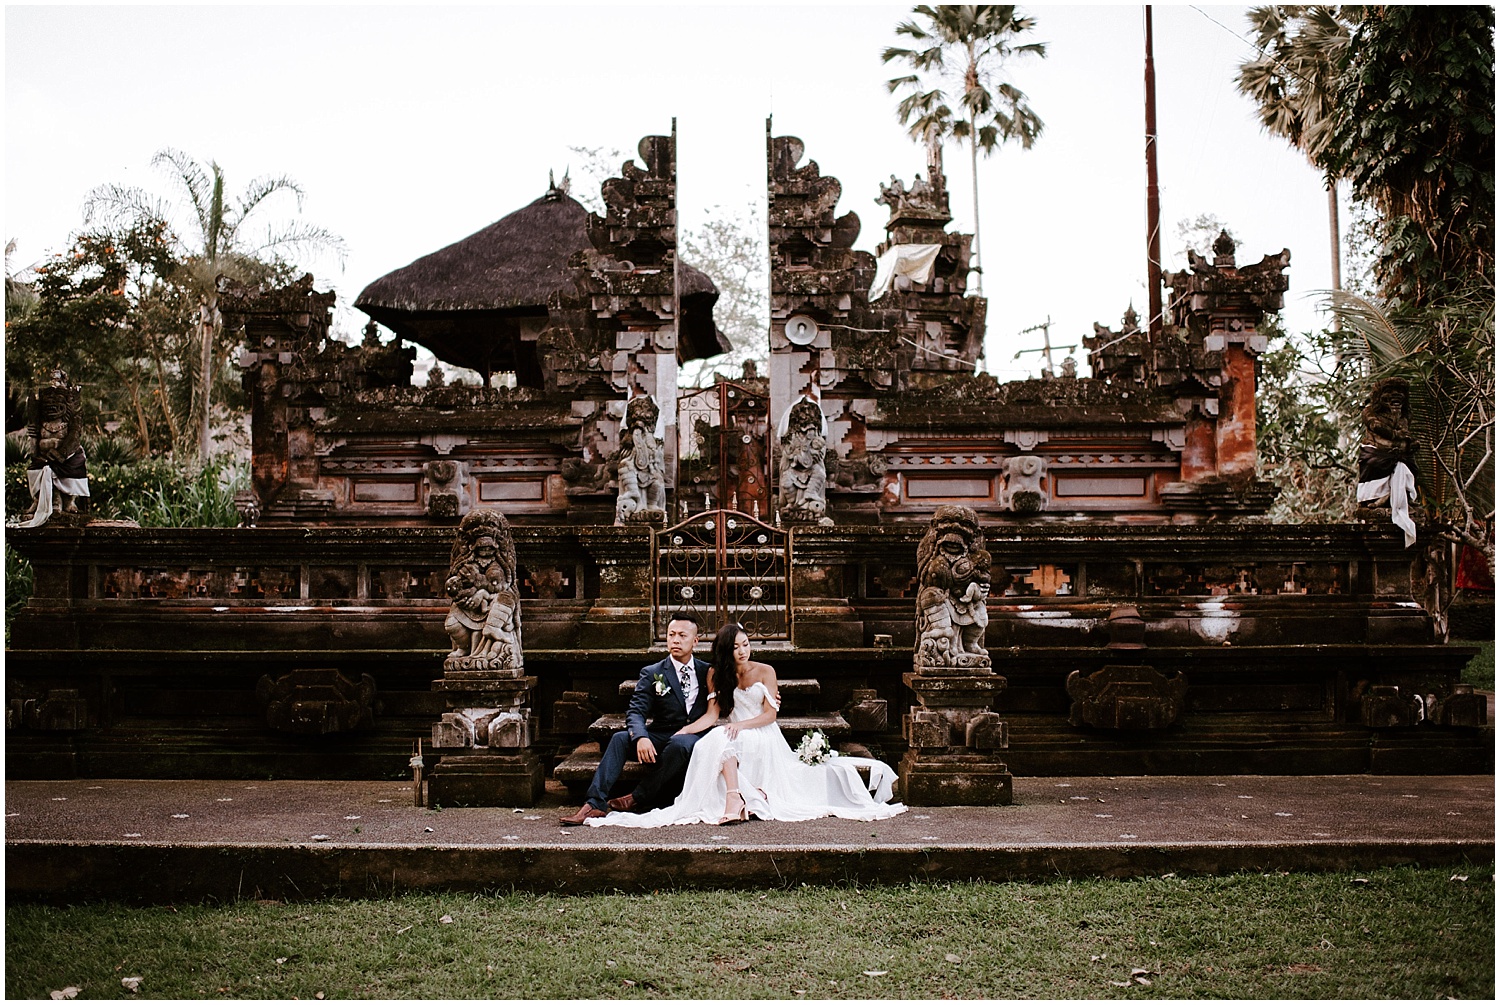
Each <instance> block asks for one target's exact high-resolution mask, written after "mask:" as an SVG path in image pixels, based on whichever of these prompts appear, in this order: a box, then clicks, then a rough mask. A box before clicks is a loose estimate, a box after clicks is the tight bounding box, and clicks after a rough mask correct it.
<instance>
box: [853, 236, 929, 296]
mask: <svg viewBox="0 0 1500 1005" xmlns="http://www.w3.org/2000/svg"><path fill="white" fill-rule="evenodd" d="M942 250H943V246H942V245H941V244H893V245H891V246H890V247H889V248H887V249H886V250H885V254H883V255H881V256H880V259H879V260H878V261H877V262H876V263H875V285H873V286H871V287H870V299H871V300H879V299H880V298H881V297H882V296H884V295H885V294H886V291H888V290H889V289H890V288H891V287H892V286H894V285H895V283H896V277H897V276H905V277H907V278H908V279H910V280H911V281H912V282H913V283H917V284H922V283H926V282H928V281H929V280H931V279H932V266H933V263H934V262H936V261H937V256H938V252H940V251H942Z"/></svg>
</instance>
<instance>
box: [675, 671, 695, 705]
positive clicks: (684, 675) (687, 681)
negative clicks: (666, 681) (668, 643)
mask: <svg viewBox="0 0 1500 1005" xmlns="http://www.w3.org/2000/svg"><path fill="white" fill-rule="evenodd" d="M677 679H678V680H680V681H682V700H683V701H687V696H688V688H689V687H690V686H691V685H692V683H693V672H692V671H691V670H689V669H688V668H687V667H684V666H679V667H678V668H677Z"/></svg>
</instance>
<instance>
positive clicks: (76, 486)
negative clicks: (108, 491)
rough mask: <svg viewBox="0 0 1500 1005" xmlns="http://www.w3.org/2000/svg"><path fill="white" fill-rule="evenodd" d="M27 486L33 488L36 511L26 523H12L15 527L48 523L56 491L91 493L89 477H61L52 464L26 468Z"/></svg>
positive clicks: (70, 493)
mask: <svg viewBox="0 0 1500 1005" xmlns="http://www.w3.org/2000/svg"><path fill="white" fill-rule="evenodd" d="M26 486H27V488H29V489H30V490H31V497H32V498H33V499H35V500H36V511H35V512H34V513H33V514H32V516H31V519H30V520H27V521H26V522H25V523H17V524H12V525H11V526H13V527H40V526H41V525H42V524H44V523H46V522H47V520H48V519H49V518H50V517H51V516H52V495H53V492H54V491H60V492H66V493H67V494H68V495H70V496H86V495H88V494H89V480H88V479H87V478H59V477H57V472H55V471H53V470H52V465H50V464H43V465H42V466H41V467H39V468H28V469H26Z"/></svg>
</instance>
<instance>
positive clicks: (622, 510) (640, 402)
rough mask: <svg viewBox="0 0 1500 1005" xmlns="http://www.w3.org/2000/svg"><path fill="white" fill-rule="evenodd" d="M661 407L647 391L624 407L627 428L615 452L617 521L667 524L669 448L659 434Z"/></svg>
mask: <svg viewBox="0 0 1500 1005" xmlns="http://www.w3.org/2000/svg"><path fill="white" fill-rule="evenodd" d="M660 416H661V409H660V408H659V407H658V406H657V404H656V402H655V401H654V400H653V399H652V398H651V396H650V395H648V394H642V395H639V396H637V397H634V398H631V399H630V403H629V404H628V405H626V406H625V428H624V430H622V431H621V433H620V449H619V451H617V452H616V454H615V477H616V478H617V480H618V484H619V492H620V494H619V496H618V498H617V499H616V502H615V524H616V525H617V526H618V525H621V524H627V523H653V524H664V523H666V519H667V463H666V451H665V450H664V449H663V446H662V442H661V439H660V438H659V437H658V436H657V435H656V420H657V419H658V418H659V417H660Z"/></svg>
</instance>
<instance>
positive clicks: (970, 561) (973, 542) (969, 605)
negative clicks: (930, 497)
mask: <svg viewBox="0 0 1500 1005" xmlns="http://www.w3.org/2000/svg"><path fill="white" fill-rule="evenodd" d="M917 578H918V581H919V582H920V583H921V589H920V591H919V592H918V593H917V653H916V669H917V671H918V672H919V673H920V672H926V671H932V670H935V671H937V672H940V673H941V672H943V671H944V670H948V671H950V672H951V670H954V669H975V668H981V667H983V668H988V667H989V666H990V655H989V652H988V651H987V650H986V649H985V647H984V633H985V628H986V627H987V626H988V624H989V615H988V613H987V610H986V606H985V605H986V601H987V600H988V598H989V593H990V553H989V552H988V551H986V550H985V547H984V534H983V532H982V531H981V530H980V529H979V517H978V516H977V515H976V514H975V512H974V511H973V510H972V509H970V508H969V507H967V506H941V507H939V508H938V510H937V512H936V513H935V514H934V515H933V518H932V524H931V526H930V527H929V528H928V530H927V534H926V536H925V537H923V538H922V543H921V544H919V545H918V546H917Z"/></svg>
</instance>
